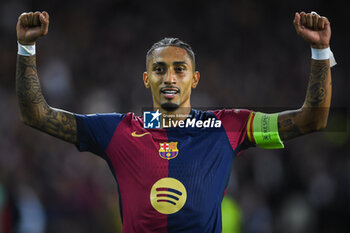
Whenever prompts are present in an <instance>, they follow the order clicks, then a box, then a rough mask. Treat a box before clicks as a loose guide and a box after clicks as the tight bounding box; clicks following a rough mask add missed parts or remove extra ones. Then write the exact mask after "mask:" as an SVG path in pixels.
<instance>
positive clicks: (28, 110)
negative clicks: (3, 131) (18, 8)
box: [16, 11, 77, 144]
mask: <svg viewBox="0 0 350 233" xmlns="http://www.w3.org/2000/svg"><path fill="white" fill-rule="evenodd" d="M48 27H49V15H48V13H47V12H45V11H44V12H42V13H40V12H35V13H32V12H30V13H23V14H22V15H20V17H19V18H18V22H17V27H16V29H17V40H18V43H19V47H21V45H24V47H21V49H22V51H24V52H23V53H22V54H23V55H17V64H16V93H17V98H18V103H19V108H20V113H21V119H22V121H23V122H24V123H25V124H26V125H29V126H31V127H33V128H36V129H39V130H41V131H43V132H45V133H48V134H50V135H52V136H54V137H57V138H60V139H63V140H65V141H67V142H71V143H74V144H75V143H76V141H77V125H76V120H75V117H74V115H73V114H72V113H70V112H66V111H63V110H59V109H55V108H52V107H50V106H49V105H48V104H47V103H46V101H45V99H44V97H43V94H42V92H41V88H40V82H39V78H38V73H37V68H36V56H35V55H32V53H30V49H31V47H30V46H32V45H34V44H35V42H36V40H37V39H38V38H40V37H41V36H45V35H46V34H47V33H48ZM28 49H29V51H28Z"/></svg>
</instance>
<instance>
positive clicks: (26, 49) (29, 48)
mask: <svg viewBox="0 0 350 233" xmlns="http://www.w3.org/2000/svg"><path fill="white" fill-rule="evenodd" d="M17 44H18V52H17V54H19V55H22V56H34V55H35V43H34V44H30V45H26V44H21V43H20V42H19V41H17Z"/></svg>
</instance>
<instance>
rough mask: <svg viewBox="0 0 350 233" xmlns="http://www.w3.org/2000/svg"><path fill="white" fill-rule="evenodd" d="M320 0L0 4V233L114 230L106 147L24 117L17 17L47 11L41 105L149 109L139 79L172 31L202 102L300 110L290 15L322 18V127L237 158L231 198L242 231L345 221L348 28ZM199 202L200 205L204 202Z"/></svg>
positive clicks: (301, 80)
mask: <svg viewBox="0 0 350 233" xmlns="http://www.w3.org/2000/svg"><path fill="white" fill-rule="evenodd" d="M337 5H338V4H337V0H335V1H332V4H328V2H326V1H316V0H313V1H307V3H305V2H304V1H301V0H299V1H293V2H292V1H286V2H285V1H282V2H280V1H273V0H269V1H253V0H250V1H243V0H238V1H229V0H224V1H216V2H215V4H214V3H213V2H212V1H211V2H205V1H185V0H180V1H174V2H172V3H171V4H170V3H169V4H168V3H164V2H163V1H152V2H151V3H147V4H145V3H144V2H143V1H141V0H138V1H127V0H118V1H111V0H101V1H98V2H97V1H96V2H93V1H84V2H83V1H68V0H60V1H58V0H52V1H42V0H37V1H30V2H27V1H21V0H15V1H1V2H0V33H1V36H0V51H1V52H0V109H1V111H2V114H1V117H0V135H1V137H0V213H1V218H0V226H1V228H0V232H2V233H7V232H19V233H41V232H47V233H61V232H65V233H70V232H71V233H80V232H81V233H94V232H105V233H109V232H120V231H121V220H120V217H119V206H118V192H117V190H116V187H117V186H116V183H115V181H114V179H113V176H112V174H111V172H110V171H109V168H108V166H107V163H105V162H104V161H103V160H102V159H101V158H98V157H97V156H94V155H92V154H90V153H79V152H78V151H77V150H76V148H75V147H74V146H72V145H70V144H68V143H65V142H62V141H60V140H57V139H55V138H53V137H50V136H48V135H46V134H43V133H41V132H39V131H36V130H33V129H31V128H29V127H27V126H25V125H24V124H23V123H22V122H21V121H20V118H19V109H18V104H17V99H16V93H15V62H16V55H17V44H16V31H15V25H16V22H17V18H18V16H19V15H20V14H21V13H22V12H26V11H35V10H46V11H47V12H48V13H49V14H50V28H49V34H48V36H46V37H45V38H42V39H40V40H39V42H38V43H37V63H38V72H39V78H40V80H41V85H42V88H43V92H44V95H45V98H46V99H47V101H48V103H49V104H50V105H51V106H53V107H57V108H62V109H65V110H68V111H71V112H77V113H96V112H128V111H133V112H136V113H137V114H141V112H142V108H145V107H150V106H151V104H152V102H151V95H150V91H149V90H147V89H145V88H144V86H143V82H142V72H143V71H144V69H145V55H146V51H147V50H148V49H149V48H150V46H151V45H152V44H153V43H154V42H155V41H158V40H160V39H162V38H163V37H166V36H172V37H179V38H180V39H182V40H184V41H185V42H188V43H189V44H190V45H191V46H192V48H193V49H194V51H195V53H196V56H197V57H196V59H197V61H196V63H197V70H199V71H200V72H201V81H200V83H199V86H198V87H197V89H196V90H194V91H193V92H192V106H194V107H196V108H206V109H208V108H223V107H226V108H236V107H238V108H249V109H252V110H261V111H265V112H276V111H282V110H288V109H293V108H295V107H300V106H301V105H302V103H303V100H304V97H305V91H306V87H307V86H306V85H307V80H308V75H309V70H310V49H309V47H308V45H307V44H306V43H305V42H304V41H303V40H302V39H301V38H299V37H298V36H297V35H296V33H295V30H294V28H293V24H292V20H293V18H294V12H295V11H300V10H305V11H311V10H315V11H317V12H318V13H319V14H321V15H325V16H327V17H328V18H329V20H330V22H331V26H332V33H333V34H332V38H331V48H332V50H333V52H334V54H335V58H336V60H337V62H338V65H337V66H335V67H334V68H332V77H333V97H332V106H333V108H332V110H331V113H330V117H329V124H328V128H327V130H325V132H322V133H315V134H310V135H307V136H303V137H301V138H298V139H294V140H292V141H290V142H286V143H285V149H283V150H263V149H260V148H251V149H249V150H247V151H245V152H244V153H242V155H241V156H239V157H237V158H236V159H235V162H234V168H233V172H232V176H231V180H230V184H229V190H228V193H227V195H228V196H230V197H231V198H233V199H234V200H235V201H236V202H237V203H238V206H239V208H240V211H241V213H242V216H243V217H242V230H241V232H244V233H270V232H271V233H303V232H308V233H315V232H319V233H329V232H337V233H341V232H348V230H349V224H348V218H349V216H350V172H349V171H350V156H349V155H350V144H349V129H348V128H349V127H348V124H347V122H348V120H349V114H348V108H349V104H350V103H349V98H348V97H347V96H348V92H347V88H350V85H349V82H348V75H349V72H348V71H346V68H347V66H346V65H345V64H348V62H349V58H348V57H346V56H345V55H346V53H345V51H346V50H345V48H348V47H349V46H348V44H347V43H346V42H347V41H349V39H350V38H349V31H348V30H344V26H346V25H344V24H345V22H346V20H347V12H346V11H345V8H342V7H340V6H337ZM203 204H205V203H203Z"/></svg>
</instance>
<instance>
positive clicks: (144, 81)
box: [143, 71, 150, 88]
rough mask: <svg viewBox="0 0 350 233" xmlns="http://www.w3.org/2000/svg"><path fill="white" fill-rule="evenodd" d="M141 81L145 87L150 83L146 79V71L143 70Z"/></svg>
mask: <svg viewBox="0 0 350 233" xmlns="http://www.w3.org/2000/svg"><path fill="white" fill-rule="evenodd" d="M143 83H144V84H145V87H146V88H149V87H150V85H149V79H148V75H147V72H146V71H145V72H143Z"/></svg>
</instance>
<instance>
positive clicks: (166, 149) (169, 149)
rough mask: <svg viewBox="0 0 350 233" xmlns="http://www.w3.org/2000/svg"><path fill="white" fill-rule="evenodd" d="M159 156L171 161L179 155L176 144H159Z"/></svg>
mask: <svg viewBox="0 0 350 233" xmlns="http://www.w3.org/2000/svg"><path fill="white" fill-rule="evenodd" d="M159 145H160V147H159V155H160V157H162V158H163V159H167V160H169V159H173V158H175V157H176V156H177V155H178V154H179V149H177V142H163V143H159Z"/></svg>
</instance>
